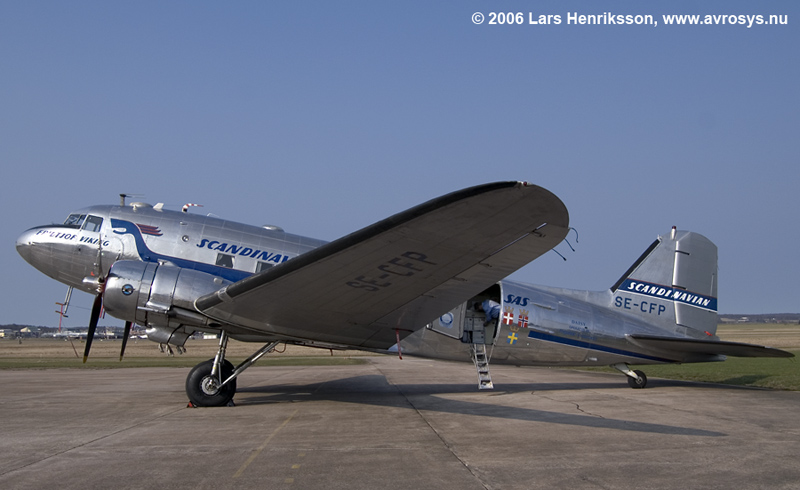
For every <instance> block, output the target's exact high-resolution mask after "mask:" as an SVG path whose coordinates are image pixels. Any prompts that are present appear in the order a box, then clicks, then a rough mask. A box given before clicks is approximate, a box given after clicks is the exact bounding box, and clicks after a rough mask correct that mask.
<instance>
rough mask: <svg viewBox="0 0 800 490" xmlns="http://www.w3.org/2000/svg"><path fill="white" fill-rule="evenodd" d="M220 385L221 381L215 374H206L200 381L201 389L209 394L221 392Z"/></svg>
mask: <svg viewBox="0 0 800 490" xmlns="http://www.w3.org/2000/svg"><path fill="white" fill-rule="evenodd" d="M219 387H220V385H219V382H218V381H217V380H216V379H214V377H213V376H206V377H205V378H203V381H201V382H200V389H201V390H203V393H205V394H206V395H208V396H214V395H216V394H217V393H219Z"/></svg>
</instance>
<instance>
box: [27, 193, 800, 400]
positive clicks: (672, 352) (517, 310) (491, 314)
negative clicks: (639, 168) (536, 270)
mask: <svg viewBox="0 0 800 490" xmlns="http://www.w3.org/2000/svg"><path fill="white" fill-rule="evenodd" d="M186 211H187V207H186V206H184V209H183V212H181V211H170V210H166V209H164V208H163V205H161V204H158V205H156V206H151V205H148V204H144V203H132V204H130V205H125V202H124V197H123V199H122V202H121V203H120V205H119V206H113V205H106V206H92V207H89V208H86V209H82V210H79V211H76V212H74V213H72V214H70V215H69V217H68V218H67V220H66V221H65V222H64V223H63V224H60V225H46V226H39V227H35V228H32V229H30V230H28V231H26V232H25V233H23V234H22V236H20V237H19V238H18V240H17V251H18V252H19V254H20V255H21V256H22V257H23V258H24V259H25V260H26V261H28V262H29V263H30V264H31V265H33V266H34V267H35V268H37V269H39V270H40V271H42V272H43V273H44V274H46V275H48V276H50V277H52V278H53V279H56V280H58V281H61V282H63V283H65V284H67V285H68V286H70V287H71V288H77V289H79V290H82V291H85V292H88V293H91V294H93V295H95V300H94V304H93V307H92V312H91V318H90V320H89V337H88V338H87V342H86V348H85V352H84V362H85V361H86V357H87V356H88V355H89V350H90V348H91V339H92V335H93V334H94V331H95V329H96V327H97V322H98V318H99V315H100V312H101V309H102V308H105V311H106V312H107V313H109V314H111V315H113V316H115V317H117V318H120V319H122V320H124V321H125V322H126V323H125V325H126V335H125V337H126V338H127V337H128V333H129V331H130V328H131V325H133V324H134V323H136V324H139V325H142V326H145V327H146V328H147V335H148V338H150V339H151V340H153V341H155V342H159V343H166V344H170V345H173V346H177V347H181V348H182V347H183V346H184V344H185V342H186V340H187V339H188V338H189V336H191V335H192V334H193V333H194V332H195V331H198V330H200V331H205V332H214V333H218V334H219V337H220V341H219V349H218V352H217V355H216V357H215V358H214V359H211V360H209V361H206V362H203V363H201V364H199V365H197V366H195V367H194V368H193V369H192V370H191V372H190V373H189V375H188V377H187V379H186V393H187V395H188V396H189V399H190V401H191V402H192V403H193V404H194V405H196V406H221V405H226V404H229V403H230V402H231V401H232V398H233V396H234V394H235V392H236V379H237V377H238V376H239V375H241V373H242V372H243V371H244V370H245V369H247V368H248V367H249V366H251V365H252V364H253V363H254V362H255V361H256V360H257V359H259V358H260V357H261V356H263V355H264V354H266V353H268V352H269V351H270V350H272V349H273V348H274V347H275V346H276V345H278V344H280V343H290V344H298V345H306V346H312V347H323V348H350V349H363V350H367V351H374V352H396V351H400V352H401V353H405V354H410V355H420V356H425V357H431V358H440V359H452V360H467V359H470V358H471V359H472V361H473V362H474V364H475V366H476V369H477V371H478V386H479V388H491V387H492V381H491V377H490V374H489V367H488V361H489V358H491V361H492V363H503V364H514V365H559V366H568V365H572V366H575V365H577V366H595V365H611V366H614V367H616V368H617V369H619V370H620V371H621V372H623V373H625V374H626V375H627V376H628V382H629V384H630V385H631V386H632V387H634V388H642V387H644V386H645V384H646V381H647V379H646V377H645V375H644V373H642V372H641V371H634V370H632V369H631V368H630V367H629V364H656V363H683V362H706V361H721V360H724V359H725V356H726V355H732V356H764V357H791V356H792V354H791V353H788V352H784V351H781V350H778V349H771V348H768V347H762V346H757V345H751V344H741V343H733V342H723V341H720V340H719V338H718V337H716V336H715V335H714V333H715V330H716V323H717V248H716V246H715V245H714V244H713V243H712V242H711V241H709V240H708V239H706V238H705V237H703V236H701V235H698V234H696V233H691V232H685V231H677V230H675V229H674V228H673V230H672V232H671V233H670V234H668V235H667V236H664V237H659V238H658V239H657V240H656V241H655V242H653V244H652V245H651V246H650V247H649V248H648V249H647V251H646V252H645V253H644V254H643V255H642V256H641V257H640V258H639V260H637V261H636V262H635V263H634V264H633V266H631V268H630V269H629V270H628V271H627V272H626V273H625V274H623V276H622V277H621V278H620V279H619V280H618V281H617V282H616V283H615V284H614V286H613V287H611V288H610V289H609V290H606V291H599V292H591V291H571V290H564V289H556V288H549V287H542V286H532V285H527V284H521V283H518V282H513V281H509V280H506V279H504V278H505V277H507V276H508V275H509V274H511V273H512V272H514V271H515V270H517V269H519V268H521V267H522V266H524V265H526V264H527V263H529V262H531V261H532V260H534V259H536V258H537V257H539V256H540V255H542V254H544V253H545V252H547V251H549V250H551V249H552V248H553V247H555V246H556V245H558V244H559V243H560V242H561V241H562V240H564V238H565V237H566V235H567V233H568V232H569V216H568V213H567V209H566V207H565V206H564V204H563V203H562V202H561V200H560V199H558V197H556V196H555V195H554V194H552V193H551V192H549V191H547V190H546V189H543V188H541V187H538V186H535V185H531V184H527V183H524V182H498V183H491V184H485V185H480V186H476V187H472V188H468V189H463V190H460V191H457V192H453V193H451V194H447V195H445V196H442V197H439V198H436V199H433V200H431V201H428V202H426V203H424V204H420V205H418V206H416V207H413V208H411V209H409V210H407V211H404V212H401V213H399V214H396V215H394V216H392V217H390V218H387V219H385V220H383V221H379V222H377V223H375V224H373V225H371V226H368V227H366V228H364V229H361V230H359V231H356V232H355V233H352V234H350V235H347V236H345V237H343V238H340V239H338V240H336V241H333V242H330V243H325V242H323V241H320V240H315V239H311V238H306V237H302V236H297V235H292V234H289V233H286V232H285V231H284V230H282V229H281V228H279V227H275V226H265V227H256V226H249V225H244V224H240V223H235V222H232V221H226V220H222V219H218V218H214V217H207V216H199V215H194V214H190V213H187V212H186ZM229 338H233V339H237V340H241V341H248V342H261V343H264V346H263V347H262V348H260V349H259V350H257V351H256V352H255V353H254V354H253V355H252V356H251V357H250V358H248V359H247V360H245V361H244V362H242V363H241V364H240V365H239V366H237V367H234V366H233V365H232V364H231V363H230V362H229V361H228V360H226V359H225V350H226V346H227V342H228V339H229ZM487 346H489V349H488V351H487ZM122 349H123V352H124V344H123V347H122Z"/></svg>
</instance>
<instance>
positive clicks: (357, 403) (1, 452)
mask: <svg viewBox="0 0 800 490" xmlns="http://www.w3.org/2000/svg"><path fill="white" fill-rule="evenodd" d="M188 371H189V370H188V369H177V368H141V369H114V370H90V371H84V370H81V371H79V370H69V369H57V370H16V371H13V370H11V371H0V387H1V388H2V397H0V435H1V436H2V437H0V488H7V489H12V488H13V489H43V488H58V489H59V490H64V489H73V488H74V489H87V488H88V489H91V488H142V489H151V488H152V489H171V488H193V489H219V488H270V489H348V490H354V489H380V490H389V489H408V488H411V489H429V488H430V489H436V490H446V489H458V490H465V489H487V488H488V489H532V488H547V489H553V488H564V489H583V488H586V489H597V488H606V489H608V488H614V489H617V488H619V489H627V488H630V489H634V488H635V489H675V488H680V489H713V488H720V489H722V488H724V489H730V488H736V489H748V488H800V393H796V392H776V391H768V390H760V389H742V388H733V387H726V386H719V385H708V384H699V383H687V382H676V381H667V380H659V379H650V381H649V386H648V388H647V389H644V390H632V389H630V388H628V386H627V382H626V381H625V378H624V376H622V375H616V374H601V373H582V372H577V371H570V370H558V369H546V368H515V367H505V366H492V376H493V379H494V382H495V389H494V391H483V392H479V391H478V390H477V377H476V375H475V370H474V367H473V366H472V365H471V364H468V363H446V362H436V361H428V360H419V359H410V358H406V359H404V360H402V361H400V360H398V359H396V358H390V357H375V358H369V364H367V365H362V366H334V367H329V366H320V367H253V368H251V369H250V370H248V371H247V372H246V373H245V374H244V375H242V377H241V378H240V379H239V391H238V393H237V395H236V397H235V399H234V401H235V402H236V406H235V407H223V408H186V405H187V399H186V395H185V393H184V388H183V385H184V380H185V377H186V375H187V374H188ZM645 371H646V370H645Z"/></svg>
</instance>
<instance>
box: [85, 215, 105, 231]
mask: <svg viewBox="0 0 800 490" xmlns="http://www.w3.org/2000/svg"><path fill="white" fill-rule="evenodd" d="M102 226H103V218H101V217H100V216H92V215H91V214H90V215H89V216H88V217H87V218H86V221H85V222H84V223H83V229H84V230H86V231H100V228H101V227H102Z"/></svg>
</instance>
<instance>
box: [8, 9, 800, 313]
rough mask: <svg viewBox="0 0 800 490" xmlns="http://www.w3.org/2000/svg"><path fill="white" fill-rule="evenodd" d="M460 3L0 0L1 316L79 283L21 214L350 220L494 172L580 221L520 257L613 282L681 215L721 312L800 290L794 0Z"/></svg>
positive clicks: (327, 223)
mask: <svg viewBox="0 0 800 490" xmlns="http://www.w3.org/2000/svg"><path fill="white" fill-rule="evenodd" d="M443 3H444V2H376V1H363V2H329V1H319V2H302V1H301V2H262V1H239V2H218V1H213V2H202V1H191V2H190V1H186V2H161V1H159V2H105V1H98V2H81V1H76V2H44V1H39V2H2V4H0V60H2V63H1V64H0V66H1V67H2V76H1V77H0V94H2V97H0V161H1V162H2V169H3V179H2V193H1V195H0V203H1V204H2V208H3V210H4V211H5V224H4V226H3V227H2V231H1V233H2V240H1V241H0V243H2V244H4V245H3V249H2V252H0V257H2V265H3V271H4V276H5V280H4V281H2V285H0V288H2V290H1V291H0V297H1V298H2V310H1V311H0V323H31V324H37V325H50V326H54V325H56V324H57V321H58V318H57V315H55V314H54V313H53V311H54V309H55V305H54V303H55V302H56V301H60V300H62V299H63V297H64V293H65V291H66V286H62V285H61V284H59V283H56V282H54V281H52V280H51V279H49V278H47V277H45V276H44V275H42V274H41V273H39V272H38V271H36V270H35V269H33V268H31V267H30V266H28V265H27V264H26V263H25V262H24V261H23V260H22V258H20V257H19V256H18V255H17V253H16V251H15V249H14V241H15V239H16V237H17V236H18V235H19V234H20V233H21V232H22V231H24V230H25V229H27V228H30V227H32V226H35V225H40V224H46V223H51V222H61V221H62V220H63V219H64V218H65V217H66V215H67V214H68V213H69V212H70V211H71V210H73V209H76V208H80V207H84V206H88V205H91V204H100V203H115V202H117V201H118V194H119V193H121V192H125V193H138V194H143V195H144V196H145V197H144V198H142V200H146V201H149V202H153V203H155V202H165V203H166V204H167V206H171V207H174V208H177V207H180V206H181V205H182V204H184V203H186V202H195V203H201V204H203V205H204V207H203V208H200V209H199V210H194V212H205V213H214V214H215V215H218V216H220V217H223V218H228V219H234V220H238V221H243V222H248V223H252V224H264V223H273V224H277V225H280V226H283V227H284V228H285V229H286V230H287V231H291V232H294V233H299V234H303V235H308V236H313V237H316V238H321V239H326V240H331V239H334V238H337V237H339V236H341V235H344V234H346V233H349V232H352V231H354V230H356V229H358V228H360V227H363V226H366V225H368V224H370V223H372V222H374V221H377V220H379V219H381V218H383V217H386V216H388V215H390V214H392V213H395V212H398V211H401V210H403V209H406V208H408V207H410V206H413V205H415V204H417V203H420V202H423V201H425V200H427V199H430V198H433V197H436V196H438V195H441V194H444V193H447V192H450V191H453V190H456V189H459V188H463V187H467V186H471V185H475V184H479V183H484V182H490V181H497V180H527V181H529V182H533V183H536V184H538V185H542V186H544V187H546V188H548V189H550V190H551V191H553V192H555V193H556V194H557V195H558V196H559V197H560V198H561V199H562V200H563V201H564V202H565V203H566V205H567V207H568V209H569V210H570V215H571V222H572V225H573V226H574V227H576V228H577V230H578V232H579V243H578V244H577V245H576V248H577V252H575V253H572V252H571V251H569V249H568V247H566V246H561V247H559V250H560V251H561V252H562V253H564V254H565V255H566V256H567V258H568V259H569V260H568V261H567V262H564V261H562V260H561V259H560V258H559V257H558V256H557V255H556V254H554V253H549V254H547V255H545V256H544V257H542V258H540V259H539V260H537V261H536V262H534V263H533V264H531V265H529V266H527V267H526V268H524V269H523V270H522V271H520V272H518V273H517V274H516V275H515V276H514V277H515V279H518V280H522V281H527V282H531V283H535V284H547V285H554V286H561V287H570V288H576V289H592V290H600V289H605V288H607V287H609V286H610V285H611V284H613V283H614V281H615V280H616V279H617V278H618V277H619V276H620V275H621V274H622V273H623V272H624V271H625V270H626V269H627V268H628V266H629V265H630V264H631V263H632V262H633V260H635V259H636V258H637V257H638V256H639V254H640V253H641V252H642V251H643V250H644V249H645V248H646V247H647V246H648V245H649V244H650V242H651V241H652V240H653V239H654V238H655V237H656V236H657V235H659V234H666V233H668V232H669V229H670V228H671V227H672V226H673V225H676V226H678V227H679V228H680V229H690V230H693V231H697V232H700V233H702V234H704V235H706V236H707V237H709V238H710V239H711V240H713V241H714V242H715V243H716V244H717V245H718V246H719V251H720V252H719V253H720V262H719V267H720V285H719V296H720V299H719V305H720V312H722V313H768V312H773V313H778V312H798V311H800V286H799V285H798V283H799V282H800V281H798V279H797V276H798V273H799V272H800V258H798V256H799V255H800V254H798V243H800V224H799V223H798V210H800V205H799V203H800V199H798V184H800V158H798V157H800V137H798V134H799V133H800V131H798V129H800V124H799V123H800V104H799V103H798V101H799V98H798V87H800V82H799V80H800V70H798V68H799V67H800V57H798V55H797V49H798V47H800V35H799V34H798V32H799V31H798V26H800V3H798V2H794V1H783V2H775V1H762V2H752V1H711V0H708V1H703V2H697V1H670V2H667V1H646V2H643V1H606V0H593V1H570V0H563V1H552V2H548V1H536V2H532V1H531V2H518V1H491V2H489V1H481V2H470V1H464V2H449V3H450V5H443ZM492 11H503V12H523V13H524V16H525V24H524V25H490V24H489V22H490V16H491V12H492ZM475 12H481V13H483V14H484V16H485V21H484V23H483V24H480V25H478V24H475V23H474V22H473V14H474V13H475ZM528 12H533V14H534V16H536V18H538V15H539V14H552V15H559V16H561V21H562V23H561V24H558V25H541V24H540V25H531V24H528V23H527V21H528ZM569 12H577V13H578V14H582V15H588V14H602V13H603V12H611V13H613V14H615V15H616V14H631V15H635V14H642V15H644V14H650V15H653V16H654V18H655V20H656V21H658V25H657V26H649V25H574V24H567V20H568V19H567V15H568V13H569ZM662 14H701V15H705V14H710V15H723V14H724V15H757V14H761V15H769V14H780V15H784V16H788V20H789V22H788V25H772V26H766V25H754V26H752V27H749V28H748V27H747V26H746V25H695V26H668V25H665V24H664V21H663V18H662V17H661V16H662ZM573 245H575V244H574V240H573ZM77 296H80V298H77ZM89 304H90V298H89V296H88V295H86V294H82V293H81V294H80V295H76V302H75V308H74V309H73V310H72V311H71V313H72V314H71V315H70V319H69V321H68V325H69V326H77V325H84V324H86V322H87V321H88V316H89V313H88V306H89ZM81 308H84V309H83V310H81Z"/></svg>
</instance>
